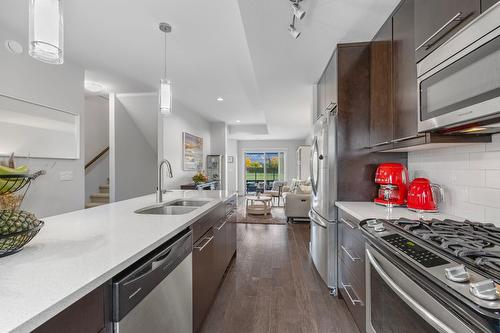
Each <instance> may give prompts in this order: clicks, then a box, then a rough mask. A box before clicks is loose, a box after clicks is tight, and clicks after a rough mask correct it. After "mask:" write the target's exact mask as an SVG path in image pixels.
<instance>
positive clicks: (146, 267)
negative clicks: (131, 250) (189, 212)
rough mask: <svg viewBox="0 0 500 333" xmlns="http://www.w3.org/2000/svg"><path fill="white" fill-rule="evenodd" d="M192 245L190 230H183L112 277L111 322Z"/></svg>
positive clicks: (168, 272)
mask: <svg viewBox="0 0 500 333" xmlns="http://www.w3.org/2000/svg"><path fill="white" fill-rule="evenodd" d="M192 246H193V236H192V231H191V230H185V231H183V232H181V233H179V234H178V235H176V236H174V237H173V238H172V239H171V240H169V241H168V242H167V243H165V244H164V245H163V246H162V247H163V248H162V247H160V249H157V250H155V251H153V253H152V254H150V255H147V256H146V257H145V258H144V259H142V260H139V261H138V262H137V263H135V264H133V265H132V266H131V267H130V268H129V269H126V270H125V271H123V272H122V273H120V274H118V275H117V276H116V277H115V278H113V287H112V288H113V311H112V312H113V313H112V316H113V321H114V322H118V321H120V320H121V319H122V318H123V317H125V315H126V314H127V313H129V312H130V311H131V310H132V309H133V308H134V307H135V306H136V305H137V304H138V303H139V302H140V301H141V300H142V299H144V297H146V296H147V295H148V294H149V293H150V292H151V290H153V289H154V288H155V287H156V286H157V285H158V284H160V283H161V281H162V280H163V279H165V278H166V277H167V276H168V275H169V274H170V272H172V271H173V270H174V269H175V268H176V267H177V266H178V265H179V264H180V263H181V262H182V261H183V260H184V259H185V258H186V257H187V256H188V255H190V254H191V252H192ZM155 252H156V253H155Z"/></svg>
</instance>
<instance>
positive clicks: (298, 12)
mask: <svg viewBox="0 0 500 333" xmlns="http://www.w3.org/2000/svg"><path fill="white" fill-rule="evenodd" d="M301 1H302V0H290V2H291V3H292V10H293V15H292V23H291V24H290V25H289V26H288V32H289V33H290V36H292V37H293V38H294V39H297V38H299V36H300V32H299V31H297V29H296V28H295V19H298V20H302V19H303V18H304V16H305V15H306V11H305V10H303V9H302V8H300V5H299V3H300V2H301Z"/></svg>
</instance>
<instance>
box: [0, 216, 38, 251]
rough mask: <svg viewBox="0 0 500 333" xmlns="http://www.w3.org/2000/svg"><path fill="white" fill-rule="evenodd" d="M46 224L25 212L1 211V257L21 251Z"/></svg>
mask: <svg viewBox="0 0 500 333" xmlns="http://www.w3.org/2000/svg"><path fill="white" fill-rule="evenodd" d="M43 225H44V222H43V221H40V220H38V219H37V218H36V217H35V215H33V214H31V213H28V212H25V211H13V210H5V209H4V210H0V257H3V256H7V255H9V254H13V253H16V252H17V251H20V250H21V249H22V248H23V246H24V245H26V244H27V243H28V242H29V241H31V240H32V239H33V237H35V236H36V234H37V233H38V232H39V231H40V229H41V228H42V227H43Z"/></svg>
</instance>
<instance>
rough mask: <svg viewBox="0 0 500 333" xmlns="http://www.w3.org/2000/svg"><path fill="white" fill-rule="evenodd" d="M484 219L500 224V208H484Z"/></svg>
mask: <svg viewBox="0 0 500 333" xmlns="http://www.w3.org/2000/svg"><path fill="white" fill-rule="evenodd" d="M484 220H485V221H486V222H490V223H495V224H496V225H500V209H497V208H491V207H486V208H485V209H484Z"/></svg>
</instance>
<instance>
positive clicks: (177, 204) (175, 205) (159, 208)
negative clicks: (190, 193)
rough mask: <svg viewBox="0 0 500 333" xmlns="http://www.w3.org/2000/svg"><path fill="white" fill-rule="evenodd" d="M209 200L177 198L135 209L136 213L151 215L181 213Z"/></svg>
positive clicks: (196, 207) (187, 211) (200, 205)
mask: <svg viewBox="0 0 500 333" xmlns="http://www.w3.org/2000/svg"><path fill="white" fill-rule="evenodd" d="M209 202H210V201H207V200H185V199H177V200H173V201H169V202H165V203H159V204H156V205H153V206H148V207H144V208H141V209H138V210H136V211H135V213H137V214H153V215H183V214H187V213H190V212H192V211H193V210H195V209H198V208H200V207H202V206H204V205H206V204H207V203H209Z"/></svg>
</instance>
